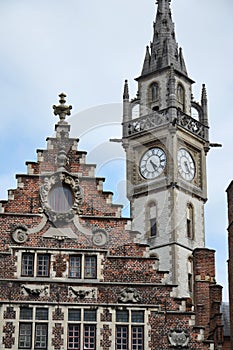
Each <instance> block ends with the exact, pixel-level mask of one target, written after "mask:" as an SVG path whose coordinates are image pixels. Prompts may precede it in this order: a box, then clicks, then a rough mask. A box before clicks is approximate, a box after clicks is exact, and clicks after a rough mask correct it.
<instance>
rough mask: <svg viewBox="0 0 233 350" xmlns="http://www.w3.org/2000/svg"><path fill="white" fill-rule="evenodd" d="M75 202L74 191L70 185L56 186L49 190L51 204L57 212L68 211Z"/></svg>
mask: <svg viewBox="0 0 233 350" xmlns="http://www.w3.org/2000/svg"><path fill="white" fill-rule="evenodd" d="M73 202H74V200H73V192H72V191H71V188H70V187H69V186H62V185H61V186H55V187H53V188H52V189H51V191H50V192H49V196H48V203H49V206H50V207H51V208H52V210H54V211H55V212H57V213H67V212H68V211H69V210H70V209H71V208H72V205H73Z"/></svg>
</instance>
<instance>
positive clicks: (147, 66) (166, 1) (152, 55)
mask: <svg viewBox="0 0 233 350" xmlns="http://www.w3.org/2000/svg"><path fill="white" fill-rule="evenodd" d="M170 2H171V0H157V4H158V7H157V14H156V20H155V22H154V35H153V41H152V43H151V47H150V49H149V47H147V51H146V56H145V60H144V65H143V69H142V75H145V74H148V73H154V72H156V71H157V70H159V69H162V68H165V67H169V66H170V65H171V64H172V63H173V65H174V69H176V70H178V71H180V72H181V73H183V74H185V75H187V71H186V67H185V62H184V58H183V54H182V50H181V49H180V50H178V44H177V42H176V36H175V25H174V23H173V21H172V14H171V8H170ZM178 51H179V53H178Z"/></svg>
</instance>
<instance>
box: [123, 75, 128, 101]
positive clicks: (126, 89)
mask: <svg viewBox="0 0 233 350" xmlns="http://www.w3.org/2000/svg"><path fill="white" fill-rule="evenodd" d="M123 100H129V86H128V80H125V85H124V93H123Z"/></svg>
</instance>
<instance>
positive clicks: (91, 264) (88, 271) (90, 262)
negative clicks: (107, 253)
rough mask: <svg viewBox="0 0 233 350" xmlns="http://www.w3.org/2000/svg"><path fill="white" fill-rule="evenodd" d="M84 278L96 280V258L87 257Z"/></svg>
mask: <svg viewBox="0 0 233 350" xmlns="http://www.w3.org/2000/svg"><path fill="white" fill-rule="evenodd" d="M84 278H96V256H85V266H84Z"/></svg>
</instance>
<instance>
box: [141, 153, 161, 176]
mask: <svg viewBox="0 0 233 350" xmlns="http://www.w3.org/2000/svg"><path fill="white" fill-rule="evenodd" d="M165 166H166V154H165V152H164V151H163V150H162V149H161V148H157V147H156V148H151V149H149V150H148V151H146V152H145V153H144V154H143V156H142V158H141V160H140V165H139V168H140V173H141V175H142V177H144V179H154V178H156V177H157V176H159V175H160V174H161V173H162V172H163V170H164V168H165Z"/></svg>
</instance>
